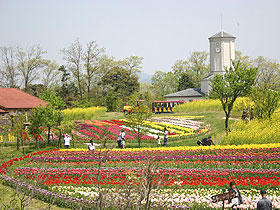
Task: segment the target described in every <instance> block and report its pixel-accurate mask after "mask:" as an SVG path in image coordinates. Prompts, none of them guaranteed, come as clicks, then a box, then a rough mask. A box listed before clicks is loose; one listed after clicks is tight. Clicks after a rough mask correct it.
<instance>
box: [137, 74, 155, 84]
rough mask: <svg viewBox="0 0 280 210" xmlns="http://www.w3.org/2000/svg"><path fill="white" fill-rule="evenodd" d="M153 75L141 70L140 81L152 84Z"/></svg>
mask: <svg viewBox="0 0 280 210" xmlns="http://www.w3.org/2000/svg"><path fill="white" fill-rule="evenodd" d="M152 77H153V75H150V74H146V73H143V72H141V73H140V75H139V82H141V83H149V84H151V82H152Z"/></svg>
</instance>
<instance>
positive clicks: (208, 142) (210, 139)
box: [197, 136, 215, 146]
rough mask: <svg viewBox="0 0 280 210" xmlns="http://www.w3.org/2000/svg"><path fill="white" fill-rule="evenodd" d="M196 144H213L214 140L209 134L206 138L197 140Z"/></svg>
mask: <svg viewBox="0 0 280 210" xmlns="http://www.w3.org/2000/svg"><path fill="white" fill-rule="evenodd" d="M197 144H198V146H200V145H202V146H211V145H215V144H214V142H213V141H212V137H211V136H209V137H208V138H203V139H202V140H201V141H199V140H198V141H197Z"/></svg>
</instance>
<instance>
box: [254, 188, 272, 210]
mask: <svg viewBox="0 0 280 210" xmlns="http://www.w3.org/2000/svg"><path fill="white" fill-rule="evenodd" d="M261 196H262V199H261V200H259V201H258V203H257V210H272V203H271V200H269V199H267V193H266V191H265V190H261Z"/></svg>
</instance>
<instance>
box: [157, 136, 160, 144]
mask: <svg viewBox="0 0 280 210" xmlns="http://www.w3.org/2000/svg"><path fill="white" fill-rule="evenodd" d="M157 140H158V145H160V136H159V135H158V136H157Z"/></svg>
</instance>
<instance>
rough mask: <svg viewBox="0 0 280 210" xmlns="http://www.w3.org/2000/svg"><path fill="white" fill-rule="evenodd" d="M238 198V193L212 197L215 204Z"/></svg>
mask: <svg viewBox="0 0 280 210" xmlns="http://www.w3.org/2000/svg"><path fill="white" fill-rule="evenodd" d="M236 197H237V193H235V192H234V191H232V192H226V193H222V194H218V195H213V196H212V197H211V199H212V202H213V203H216V202H219V201H224V200H229V199H233V198H236Z"/></svg>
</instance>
